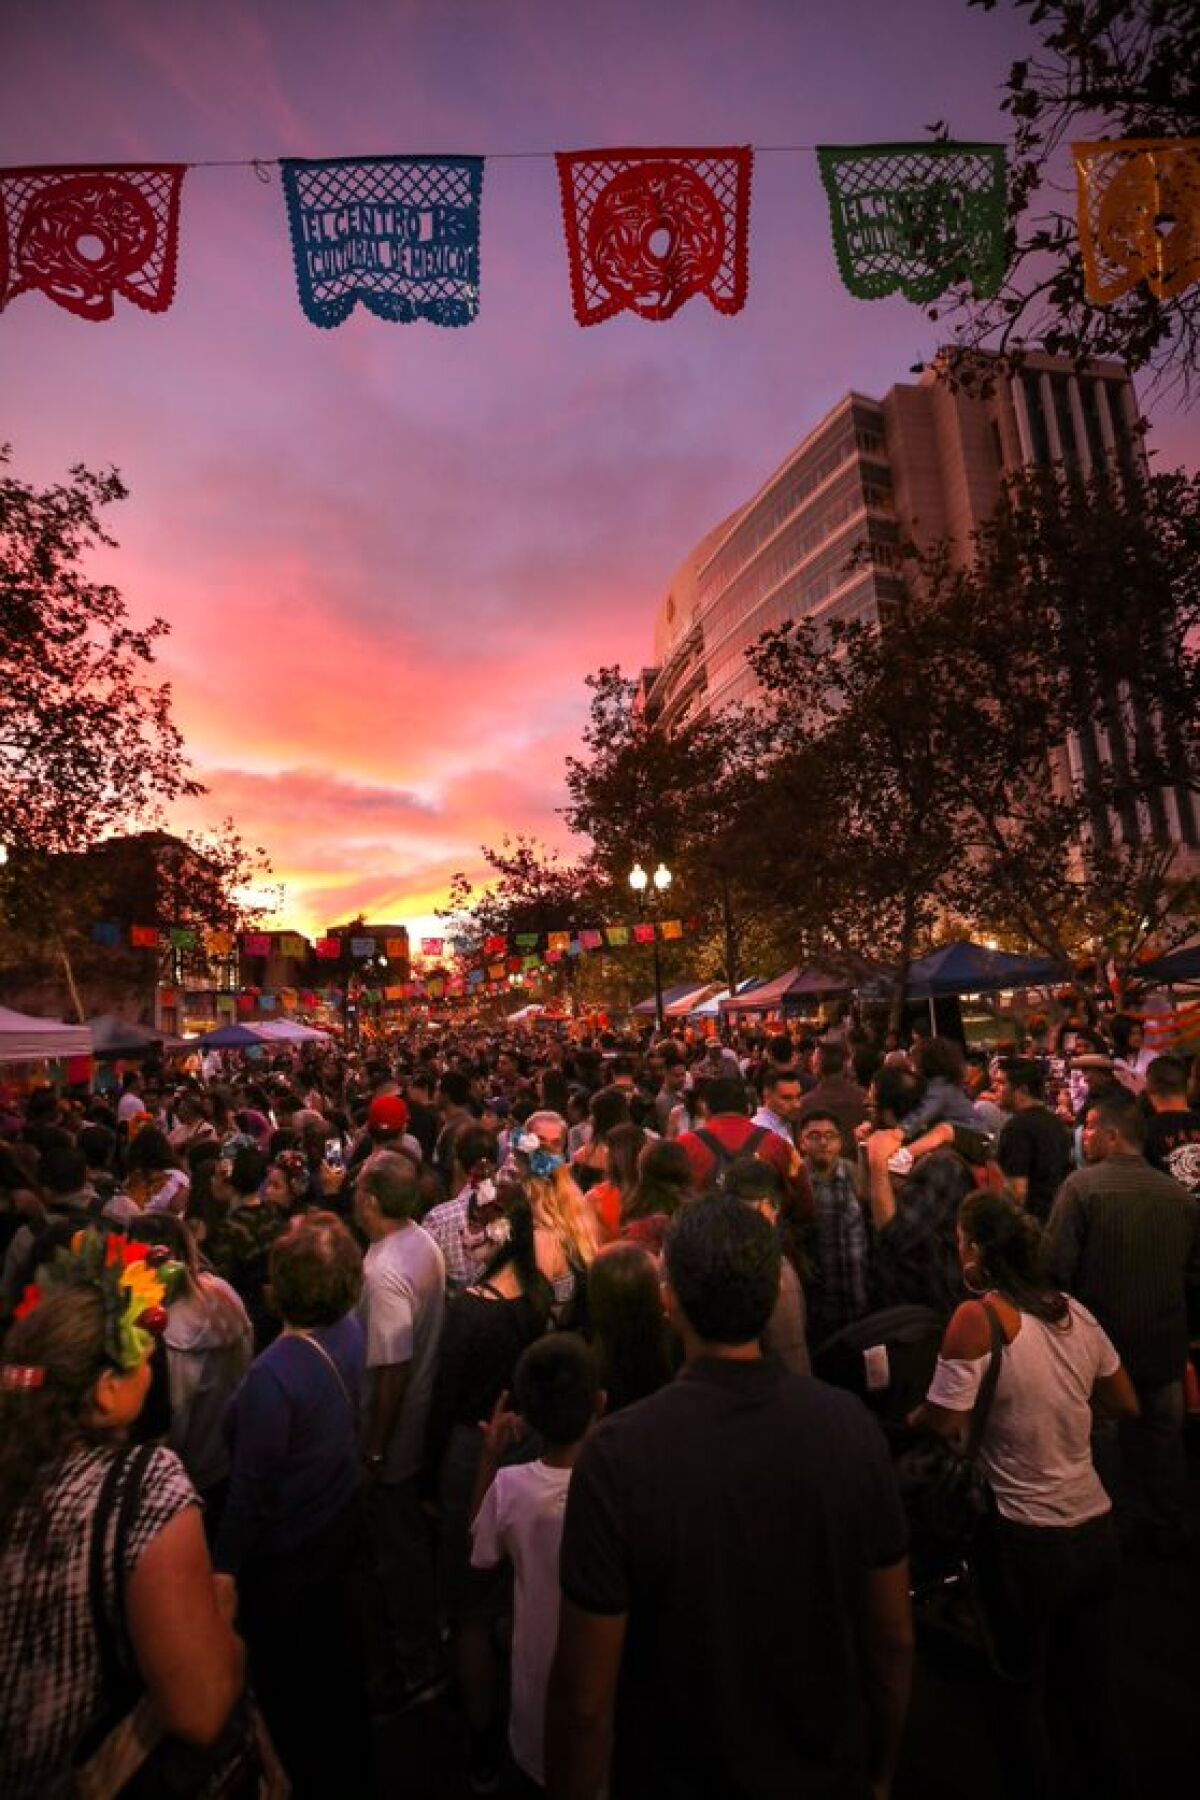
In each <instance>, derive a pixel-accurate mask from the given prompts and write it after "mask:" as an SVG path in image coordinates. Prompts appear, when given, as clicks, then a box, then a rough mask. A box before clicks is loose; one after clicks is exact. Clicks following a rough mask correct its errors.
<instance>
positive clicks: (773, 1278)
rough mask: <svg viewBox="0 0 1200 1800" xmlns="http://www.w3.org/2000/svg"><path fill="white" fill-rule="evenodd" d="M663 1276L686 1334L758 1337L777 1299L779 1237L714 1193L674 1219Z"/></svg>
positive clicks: (740, 1340)
mask: <svg viewBox="0 0 1200 1800" xmlns="http://www.w3.org/2000/svg"><path fill="white" fill-rule="evenodd" d="M665 1254H666V1266H667V1276H668V1278H669V1280H670V1283H671V1286H672V1288H673V1289H674V1290H675V1296H676V1298H677V1300H678V1301H679V1305H680V1307H681V1308H682V1310H683V1312H684V1315H685V1316H686V1318H687V1321H688V1323H689V1325H690V1326H691V1327H692V1330H693V1331H694V1332H695V1333H696V1334H697V1336H698V1337H700V1338H701V1339H703V1341H704V1342H705V1343H709V1344H749V1343H752V1342H753V1341H754V1340H755V1339H756V1338H759V1337H761V1336H762V1334H763V1332H764V1331H765V1329H766V1326H767V1321H768V1319H769V1318H770V1317H771V1314H772V1312H773V1311H774V1309H775V1305H776V1302H777V1301H778V1299H779V1256H780V1252H779V1239H778V1237H777V1236H776V1234H775V1232H774V1231H773V1230H772V1228H771V1226H770V1225H769V1224H768V1223H767V1221H766V1219H764V1218H763V1216H762V1214H761V1213H760V1212H758V1211H757V1209H756V1208H754V1207H752V1206H747V1205H745V1203H744V1202H743V1201H741V1200H735V1199H731V1198H729V1197H727V1196H726V1195H723V1194H722V1195H718V1196H716V1197H714V1198H713V1199H709V1200H697V1201H696V1202H695V1204H694V1205H692V1206H685V1207H684V1208H683V1209H682V1211H680V1212H678V1213H677V1214H676V1215H675V1220H674V1223H673V1224H672V1226H671V1229H670V1231H669V1232H668V1234H667V1240H666V1248H665Z"/></svg>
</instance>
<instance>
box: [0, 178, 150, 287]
mask: <svg viewBox="0 0 1200 1800" xmlns="http://www.w3.org/2000/svg"><path fill="white" fill-rule="evenodd" d="M184 174H185V166H184V165H183V164H182V163H165V164H162V165H159V166H156V167H153V168H149V167H142V166H141V165H134V164H123V163H115V164H113V165H112V166H111V167H109V168H94V167H80V168H30V169H2V170H0V311H2V310H3V309H4V307H6V306H7V305H8V303H9V301H10V300H13V299H15V298H16V296H17V295H18V294H24V293H27V292H28V291H29V290H31V289H38V290H40V291H41V292H42V293H43V294H45V295H46V297H47V299H49V300H53V301H54V302H55V304H56V305H57V306H61V307H64V308H65V309H66V311H67V312H71V313H74V314H75V315H76V317H77V318H80V319H93V320H101V319H111V318H112V316H113V310H114V307H113V303H114V300H115V297H116V296H117V295H118V294H120V295H121V297H122V298H123V299H125V300H129V301H132V303H133V305H134V306H140V307H141V308H142V310H143V312H155V313H157V312H166V310H167V308H168V306H170V304H171V301H172V300H173V299H174V297H175V271H176V267H177V264H178V259H179V199H180V194H181V192H182V189H183V177H184Z"/></svg>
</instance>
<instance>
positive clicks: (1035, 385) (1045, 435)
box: [1021, 372, 1050, 468]
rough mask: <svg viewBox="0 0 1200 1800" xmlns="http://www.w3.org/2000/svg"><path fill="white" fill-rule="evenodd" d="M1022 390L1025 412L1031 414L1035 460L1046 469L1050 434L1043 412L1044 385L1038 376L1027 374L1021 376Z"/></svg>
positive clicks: (1030, 429) (1030, 422)
mask: <svg viewBox="0 0 1200 1800" xmlns="http://www.w3.org/2000/svg"><path fill="white" fill-rule="evenodd" d="M1021 388H1022V391H1023V393H1024V395H1025V410H1026V412H1027V413H1028V414H1029V435H1030V439H1031V442H1032V446H1033V460H1034V462H1035V463H1037V464H1038V465H1039V466H1040V467H1042V468H1045V466H1046V464H1047V463H1048V462H1049V461H1050V434H1049V432H1048V431H1047V429H1046V415H1045V413H1044V412H1043V411H1042V384H1041V382H1040V381H1039V380H1038V378H1037V376H1036V375H1031V374H1029V373H1028V372H1026V373H1025V374H1023V375H1022V376H1021Z"/></svg>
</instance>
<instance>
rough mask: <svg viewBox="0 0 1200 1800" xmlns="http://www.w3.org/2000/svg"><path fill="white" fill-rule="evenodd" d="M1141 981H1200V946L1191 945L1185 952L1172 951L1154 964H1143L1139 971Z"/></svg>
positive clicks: (1157, 959)
mask: <svg viewBox="0 0 1200 1800" xmlns="http://www.w3.org/2000/svg"><path fill="white" fill-rule="evenodd" d="M1137 975H1138V979H1139V981H1156V982H1161V983H1163V984H1164V985H1165V984H1166V983H1167V982H1169V981H1200V944H1189V945H1188V947H1187V948H1186V949H1184V950H1172V951H1171V952H1170V954H1169V955H1167V956H1160V957H1158V958H1156V960H1155V961H1154V962H1149V963H1145V964H1143V966H1142V967H1141V968H1140V969H1139V970H1138V971H1137Z"/></svg>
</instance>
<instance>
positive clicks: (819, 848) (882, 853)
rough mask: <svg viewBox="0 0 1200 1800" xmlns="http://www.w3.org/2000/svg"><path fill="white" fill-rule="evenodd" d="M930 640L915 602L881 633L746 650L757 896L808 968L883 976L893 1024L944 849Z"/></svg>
mask: <svg viewBox="0 0 1200 1800" xmlns="http://www.w3.org/2000/svg"><path fill="white" fill-rule="evenodd" d="M939 643H940V638H939V636H938V634H937V632H936V631H935V629H934V621H933V619H932V617H931V615H930V614H929V612H928V611H927V610H926V609H924V608H921V607H913V608H910V609H905V610H903V611H901V612H898V614H897V615H896V617H895V618H889V620H888V622H887V625H886V627H885V629H884V630H882V631H881V630H880V629H878V627H877V626H876V625H875V624H874V623H873V622H871V621H866V620H852V621H845V620H838V621H835V623H834V624H833V625H832V626H831V627H830V628H829V630H827V631H826V630H824V629H822V627H820V626H819V625H815V624H813V623H811V622H809V621H805V622H802V623H801V624H799V625H795V626H785V627H783V628H782V629H780V630H777V631H773V632H768V633H766V634H765V635H764V636H763V638H761V639H760V640H759V643H758V644H757V645H756V646H755V647H754V648H753V649H752V650H751V651H750V653H749V654H750V661H751V664H752V665H753V668H754V671H755V674H756V675H757V676H758V679H759V681H760V683H761V684H762V688H763V691H764V694H765V695H766V696H767V700H766V707H767V710H768V718H769V725H770V735H771V737H772V738H773V740H774V745H775V748H774V753H773V755H772V757H771V760H770V762H769V765H768V767H767V770H766V776H765V787H764V792H763V795H762V800H761V807H760V816H761V817H762V819H763V820H769V821H770V826H769V829H768V830H767V831H765V832H764V834H763V840H762V849H761V853H760V856H761V861H760V867H761V869H762V874H763V876H764V878H765V881H766V885H767V888H768V891H769V892H771V893H773V894H774V895H775V896H776V897H777V903H778V904H779V905H780V906H781V907H782V908H784V909H786V911H787V912H789V913H790V914H791V915H792V917H793V919H794V923H795V928H796V932H797V936H798V938H799V940H800V942H801V943H802V944H803V945H804V946H805V948H806V950H807V952H808V954H809V955H810V956H811V957H812V959H813V960H814V961H816V962H817V963H819V964H824V965H825V966H831V967H832V968H833V969H835V970H837V971H838V972H842V973H846V974H848V975H851V976H854V977H862V976H865V975H867V974H868V973H876V972H878V970H879V968H880V966H881V965H884V966H887V967H890V968H891V969H892V971H893V1004H892V1023H893V1026H898V1025H899V1022H900V1014H901V1009H902V1006H903V999H904V989H905V985H906V983H907V979H908V968H909V964H910V963H911V961H912V960H913V957H914V956H915V954H916V952H917V950H918V948H919V946H920V945H921V944H922V942H923V941H925V940H927V939H928V938H929V936H930V934H931V932H932V931H933V929H934V926H935V924H936V920H937V915H938V907H939V901H940V897H941V894H942V888H943V884H944V881H945V878H946V876H947V873H948V870H949V868H950V866H951V864H952V861H953V857H954V854H955V848H954V837H953V832H952V824H953V819H952V812H951V808H950V806H949V803H948V796H947V793H946V788H945V783H944V780H943V767H944V761H945V758H946V756H947V754H949V753H951V747H950V746H949V745H948V744H947V743H946V741H945V738H944V735H943V732H942V729H941V727H940V723H939V721H938V720H937V718H936V717H935V716H934V715H933V714H931V713H930V711H929V710H928V709H927V707H926V706H925V705H924V704H923V700H924V694H925V687H926V683H927V682H928V680H929V676H930V656H931V651H932V650H933V648H934V646H935V645H936V644H939Z"/></svg>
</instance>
